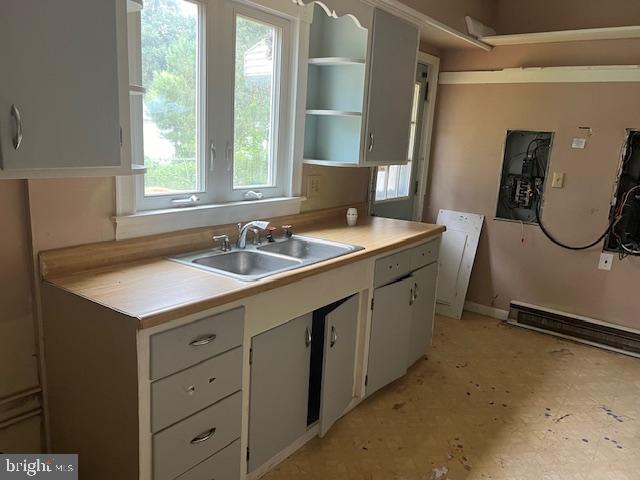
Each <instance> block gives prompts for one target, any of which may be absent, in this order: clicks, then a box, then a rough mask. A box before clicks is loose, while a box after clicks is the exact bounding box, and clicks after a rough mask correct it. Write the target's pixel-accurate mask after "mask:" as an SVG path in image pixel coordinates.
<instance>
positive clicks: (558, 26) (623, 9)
mask: <svg viewBox="0 0 640 480" xmlns="http://www.w3.org/2000/svg"><path fill="white" fill-rule="evenodd" d="M442 3H445V2H442ZM497 7H498V11H497V17H496V20H497V21H496V27H494V28H495V29H496V30H497V31H498V32H499V33H530V32H544V31H552V30H572V29H580V28H598V27H617V26H621V25H638V24H640V2H639V1H637V0H498V5H497Z"/></svg>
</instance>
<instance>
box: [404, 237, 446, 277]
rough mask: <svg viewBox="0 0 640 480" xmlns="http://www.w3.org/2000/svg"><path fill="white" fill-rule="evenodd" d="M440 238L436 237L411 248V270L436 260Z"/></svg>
mask: <svg viewBox="0 0 640 480" xmlns="http://www.w3.org/2000/svg"><path fill="white" fill-rule="evenodd" d="M439 251H440V239H439V238H436V239H435V240H431V241H429V242H427V243H423V244H422V245H418V246H417V247H415V248H412V249H411V270H412V271H413V270H417V269H419V268H422V267H425V266H427V265H429V264H430V263H433V262H435V261H436V260H438V252H439Z"/></svg>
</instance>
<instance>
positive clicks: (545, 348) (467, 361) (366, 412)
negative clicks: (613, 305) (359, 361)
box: [263, 313, 640, 480]
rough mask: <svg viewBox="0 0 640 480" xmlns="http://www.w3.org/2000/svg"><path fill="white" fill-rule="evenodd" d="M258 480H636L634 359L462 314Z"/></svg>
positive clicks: (639, 408) (639, 410) (639, 459)
mask: <svg viewBox="0 0 640 480" xmlns="http://www.w3.org/2000/svg"><path fill="white" fill-rule="evenodd" d="M433 343H434V346H433V348H432V349H431V351H430V352H429V354H428V356H427V359H425V360H421V361H419V362H418V363H417V364H416V365H414V366H413V367H412V368H411V369H410V370H409V372H408V374H407V375H406V376H405V377H404V378H402V379H399V380H398V381H396V382H394V383H393V384H391V385H389V386H387V387H386V388H384V389H383V390H381V391H379V392H377V393H376V394H375V395H373V396H372V397H371V398H369V399H367V400H366V401H364V402H363V403H362V404H361V405H360V406H358V407H357V408H356V409H355V410H353V411H352V412H351V413H349V414H348V415H346V416H345V417H344V418H342V419H341V420H340V421H339V422H338V423H337V424H336V425H335V427H334V428H333V429H332V430H331V431H330V432H329V434H328V435H327V436H326V437H325V438H324V439H319V438H315V439H313V440H312V441H310V442H309V443H308V444H307V445H306V446H304V447H303V448H302V449H301V450H299V451H298V452H296V453H295V454H294V455H292V456H291V457H290V458H289V459H287V460H285V461H284V462H283V463H281V464H280V465H278V466H277V467H276V468H275V469H274V470H273V471H272V472H270V473H269V474H268V475H267V476H265V477H263V478H265V479H267V480H290V479H296V480H297V479H301V478H304V479H318V480H320V479H322V480H326V479H349V480H378V479H379V480H507V479H508V480H515V479H517V480H591V479H597V480H607V479H612V480H613V479H615V480H636V479H640V473H639V472H640V455H639V454H638V452H640V360H638V359H635V358H630V357H626V356H623V355H619V354H616V353H611V352H607V351H604V350H600V349H597V348H594V347H589V346H586V345H581V344H577V343H572V342H569V341H565V340H561V339H557V338H554V337H552V336H548V335H543V334H539V333H535V332H531V331H527V330H524V329H520V328H517V327H512V326H509V325H506V324H504V323H501V322H498V321H496V320H493V319H489V318H486V317H482V316H479V315H474V314H469V313H465V315H464V317H463V319H462V320H461V321H455V320H451V319H447V318H443V317H438V318H437V320H436V328H435V333H434V342H433Z"/></svg>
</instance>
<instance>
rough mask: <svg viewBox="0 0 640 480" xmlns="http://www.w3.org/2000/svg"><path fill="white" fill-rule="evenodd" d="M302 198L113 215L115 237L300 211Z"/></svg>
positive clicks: (135, 235) (223, 223)
mask: <svg viewBox="0 0 640 480" xmlns="http://www.w3.org/2000/svg"><path fill="white" fill-rule="evenodd" d="M302 200H304V197H280V198H268V199H265V200H253V201H242V202H231V203H222V204H216V205H198V206H195V207H183V208H169V209H166V210H148V211H143V212H136V213H134V214H131V215H121V216H116V217H113V221H114V223H115V224H116V240H125V239H127V238H134V237H142V236H146V235H155V234H158V233H167V232H175V231H178V230H186V229H189V228H199V227H210V226H213V225H225V224H228V223H235V222H246V221H249V220H257V219H262V218H271V217H280V216H284V215H295V214H298V213H300V203H301V202H302Z"/></svg>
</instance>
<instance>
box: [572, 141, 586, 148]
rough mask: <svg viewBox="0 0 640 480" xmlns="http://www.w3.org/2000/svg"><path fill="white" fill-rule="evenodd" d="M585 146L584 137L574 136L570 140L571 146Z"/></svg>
mask: <svg viewBox="0 0 640 480" xmlns="http://www.w3.org/2000/svg"><path fill="white" fill-rule="evenodd" d="M586 146H587V139H586V138H574V139H573V142H571V148H579V149H583V148H584V147H586Z"/></svg>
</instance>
